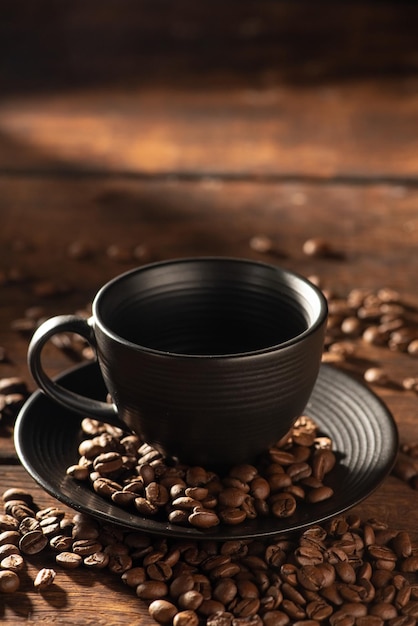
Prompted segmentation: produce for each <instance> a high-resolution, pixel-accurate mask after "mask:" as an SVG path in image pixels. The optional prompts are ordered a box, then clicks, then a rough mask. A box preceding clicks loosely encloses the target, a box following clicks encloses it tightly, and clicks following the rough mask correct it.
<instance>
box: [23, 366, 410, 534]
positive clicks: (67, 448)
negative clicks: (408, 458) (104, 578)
mask: <svg viewBox="0 0 418 626" xmlns="http://www.w3.org/2000/svg"><path fill="white" fill-rule="evenodd" d="M60 383H62V384H63V385H64V386H65V387H66V388H68V389H72V390H74V391H77V392H80V393H88V394H90V395H91V397H95V398H98V399H103V398H104V397H105V394H106V390H105V386H104V383H103V380H102V377H101V374H100V370H99V368H98V366H97V365H96V364H94V363H92V364H89V365H82V366H79V367H77V368H76V369H74V370H72V371H71V372H69V373H67V374H65V375H64V376H62V377H61V378H60ZM306 412H307V414H308V415H310V416H311V417H312V418H314V419H315V421H316V422H317V423H318V425H319V427H320V429H321V431H322V433H323V434H325V435H328V436H329V437H331V438H332V440H333V442H334V447H335V450H336V452H337V455H338V459H339V462H338V466H337V467H336V468H335V469H334V470H333V472H332V475H331V476H330V477H329V480H327V483H328V484H330V486H332V487H333V489H334V490H335V495H334V497H333V498H331V499H330V500H328V501H326V502H322V503H318V504H315V505H307V504H304V505H302V504H301V505H299V507H298V509H297V512H296V514H295V515H294V516H292V517H291V518H289V519H275V518H270V517H269V518H266V519H264V518H260V519H257V520H252V521H248V522H245V523H243V524H241V525H240V526H237V527H225V526H222V527H218V528H216V529H211V530H210V531H206V532H202V531H199V530H196V529H193V528H183V527H181V526H176V525H170V524H168V523H166V522H165V521H161V520H158V519H149V518H144V517H141V516H140V515H139V514H133V513H131V512H128V511H127V510H125V509H122V508H119V507H117V506H116V505H114V504H112V503H109V502H108V501H106V500H104V499H103V498H102V497H101V496H99V495H97V494H95V493H94V492H93V491H92V489H91V488H90V487H89V486H88V485H87V484H80V483H78V482H76V481H75V480H74V479H72V478H70V477H68V476H67V475H66V469H67V467H68V466H69V465H72V464H73V463H75V462H77V460H78V445H79V443H80V441H81V440H82V438H84V437H83V435H82V433H81V429H80V422H81V417H80V416H79V415H78V414H77V413H73V412H70V411H68V410H66V409H63V408H60V407H57V405H56V403H55V402H53V401H52V400H50V399H49V398H48V397H47V396H46V395H45V394H43V393H42V392H40V391H37V392H35V393H34V394H33V395H32V396H31V398H30V399H29V400H28V401H27V403H26V404H25V406H24V407H23V409H22V411H21V412H20V414H19V417H18V419H17V422H16V426H15V445H16V450H17V453H18V455H19V458H20V460H21V462H22V463H23V465H24V466H25V468H26V469H27V471H28V472H29V473H30V474H31V476H33V478H34V479H35V480H36V481H37V482H38V483H39V484H40V485H41V486H42V487H43V488H44V489H45V490H46V491H47V492H48V493H50V494H51V495H52V496H54V497H55V498H57V499H58V500H60V501H62V502H64V503H65V504H67V505H69V506H70V507H72V508H73V509H76V510H79V511H83V512H85V513H90V514H91V515H93V516H95V517H96V518H98V519H100V520H102V521H104V522H112V523H115V524H118V525H121V526H124V527H127V528H132V529H135V530H143V531H146V532H150V533H156V534H162V535H170V536H173V537H193V538H202V537H203V538H214V539H219V540H226V539H229V538H233V537H235V538H238V537H240V538H250V537H263V536H269V535H275V534H277V533H281V532H285V531H291V530H296V529H300V528H304V527H307V526H309V525H311V524H314V523H320V522H322V521H324V520H326V519H329V518H331V517H333V516H335V515H338V514H340V513H343V512H344V511H347V510H348V509H350V508H351V507H353V506H354V505H356V504H358V503H359V502H360V501H361V500H363V499H364V498H366V497H367V496H368V495H369V494H370V493H371V492H372V491H373V490H374V489H376V487H378V485H379V484H380V483H381V482H382V481H383V479H384V478H385V477H386V475H387V474H388V473H389V472H390V470H391V468H392V466H393V463H394V461H395V458H396V455H397V451H398V435H397V429H396V425H395V422H394V420H393V418H392V416H391V414H390V413H389V411H388V410H387V408H386V406H385V405H384V404H383V403H382V402H381V401H380V400H379V399H378V398H377V396H375V395H374V394H373V393H372V392H371V391H370V390H369V389H368V388H367V387H365V386H364V385H362V384H360V383H359V382H357V381H356V380H354V379H353V378H351V377H349V376H348V375H346V374H344V373H342V372H340V371H338V370H336V369H334V368H332V367H330V366H325V365H323V366H322V367H321V370H320V373H319V376H318V380H317V383H316V385H315V388H314V390H313V393H312V396H311V399H310V402H309V405H308V407H307V411H306Z"/></svg>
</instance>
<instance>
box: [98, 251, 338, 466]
mask: <svg viewBox="0 0 418 626" xmlns="http://www.w3.org/2000/svg"><path fill="white" fill-rule="evenodd" d="M93 314H94V317H93V319H94V320H95V327H94V330H95V335H96V342H97V347H98V357H99V362H100V367H101V370H102V373H103V376H104V379H105V382H106V385H107V387H108V390H109V392H110V394H111V395H112V397H113V400H114V402H115V403H116V405H117V407H118V412H119V416H120V417H121V418H122V420H124V421H125V422H126V424H127V425H128V426H129V428H131V429H132V430H134V431H136V432H138V433H139V434H140V435H141V436H142V437H143V438H144V439H145V441H147V442H148V443H150V444H151V445H153V446H155V447H156V448H158V449H159V450H161V451H162V452H163V453H164V454H166V455H168V456H173V457H175V458H178V459H180V460H181V461H183V462H185V463H188V464H192V465H204V466H208V467H211V466H225V465H231V464H236V463H241V462H253V461H254V460H255V459H256V457H257V456H258V455H259V454H261V453H262V452H263V451H264V450H266V449H267V448H268V447H269V446H270V445H272V444H274V443H275V442H276V441H277V440H278V439H279V438H281V437H282V436H283V435H284V434H285V433H286V432H287V431H288V430H289V429H290V428H291V426H292V424H293V423H294V420H295V419H296V418H297V417H298V416H299V415H300V414H301V413H303V411H304V408H305V406H306V404H307V402H308V399H309V397H310V395H311V392H312V389H313V387H314V384H315V381H316V378H317V375H318V372H319V366H320V362H321V355H322V349H323V340H324V333H325V324H326V303H325V299H324V298H323V296H322V294H320V292H319V291H318V290H317V289H316V288H315V287H314V286H312V285H310V284H309V283H308V282H307V281H305V280H304V279H302V278H300V277H297V276H295V275H293V274H290V273H288V272H286V271H284V270H281V269H279V268H275V267H273V266H269V265H265V264H261V263H254V262H252V261H241V260H233V259H213V258H212V259H184V260H179V261H173V262H167V263H161V264H155V265H153V266H148V268H144V269H142V270H141V269H140V270H137V271H134V272H129V273H127V274H126V275H123V276H122V277H120V278H119V279H117V280H116V281H113V282H112V283H110V284H108V285H107V286H105V288H103V289H102V290H101V291H100V292H99V294H98V296H97V297H96V300H95V302H94V305H93ZM234 321H236V324H235V328H234ZM133 322H135V323H133ZM136 324H138V326H140V328H138V329H134V328H132V327H133V326H135V325H136ZM125 326H126V328H125ZM159 326H161V332H160V333H159V332H158V327H159ZM125 330H126V336H123V335H124V332H125ZM132 333H134V335H133V334H132ZM133 336H135V342H133V341H132V338H133ZM138 337H139V338H141V337H142V338H143V339H140V341H141V343H138ZM275 342H276V343H275ZM212 347H213V353H211V348H212ZM223 347H226V350H223V349H222V348H223ZM231 348H233V349H234V351H231Z"/></svg>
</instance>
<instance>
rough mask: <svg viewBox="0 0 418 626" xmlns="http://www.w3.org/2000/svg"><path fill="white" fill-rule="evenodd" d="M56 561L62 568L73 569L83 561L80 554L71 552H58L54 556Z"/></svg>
mask: <svg viewBox="0 0 418 626" xmlns="http://www.w3.org/2000/svg"><path fill="white" fill-rule="evenodd" d="M55 560H56V562H57V563H58V564H59V565H61V567H63V568H64V569H75V568H77V567H79V566H80V565H81V563H82V561H83V559H82V557H81V556H80V554H74V553H73V552H60V553H59V554H57V556H56V557H55Z"/></svg>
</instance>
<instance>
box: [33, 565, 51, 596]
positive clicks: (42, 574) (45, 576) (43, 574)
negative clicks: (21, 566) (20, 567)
mask: <svg viewBox="0 0 418 626" xmlns="http://www.w3.org/2000/svg"><path fill="white" fill-rule="evenodd" d="M55 576H56V572H55V570H53V569H51V568H47V567H43V568H42V569H41V570H39V572H38V573H37V575H36V577H35V580H34V581H33V586H34V587H35V589H37V590H38V591H44V590H45V589H47V588H48V587H50V586H51V585H52V583H53V582H54V580H55Z"/></svg>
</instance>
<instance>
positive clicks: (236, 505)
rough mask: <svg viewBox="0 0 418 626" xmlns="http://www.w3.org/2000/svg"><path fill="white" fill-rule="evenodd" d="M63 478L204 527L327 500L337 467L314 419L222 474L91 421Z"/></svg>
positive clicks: (146, 512)
mask: <svg viewBox="0 0 418 626" xmlns="http://www.w3.org/2000/svg"><path fill="white" fill-rule="evenodd" d="M81 425H82V429H83V432H84V433H85V434H86V435H88V437H87V438H86V439H84V440H83V441H82V442H81V443H80V445H79V449H78V451H79V454H80V457H79V460H78V463H77V464H76V465H72V466H71V467H69V468H68V470H67V474H68V475H70V476H72V477H74V479H76V480H78V481H87V482H88V484H90V485H91V486H92V488H93V489H94V491H95V492H96V493H98V494H100V495H102V496H103V497H104V498H107V499H110V500H111V501H112V502H114V503H115V504H116V505H119V506H122V507H126V508H129V509H130V510H132V511H136V512H138V513H140V514H141V515H143V516H146V517H151V516H157V517H158V518H159V519H164V521H169V522H170V523H173V524H182V525H191V526H193V527H195V528H198V529H202V530H204V529H207V528H211V527H214V526H218V525H219V524H226V525H229V526H231V525H238V524H241V523H242V522H244V521H245V520H248V519H255V518H257V517H259V516H267V515H272V516H274V517H277V518H285V517H286V518H288V517H291V516H292V515H293V514H294V513H295V511H296V509H297V507H298V506H299V504H300V503H304V505H307V506H313V505H315V504H316V503H318V502H322V501H324V500H326V499H328V498H331V497H332V496H333V490H332V488H331V487H330V486H328V485H326V484H325V483H324V480H325V479H326V476H327V474H328V473H329V472H331V471H332V469H333V468H334V466H335V464H336V456H335V454H334V452H333V450H332V442H331V440H330V439H329V438H328V437H326V436H322V435H320V434H319V432H318V427H317V425H316V423H315V422H314V420H313V419H311V418H310V417H308V416H301V417H300V418H299V419H298V420H297V421H296V423H295V425H294V427H293V428H292V429H291V431H290V432H289V433H288V434H287V435H286V436H285V437H284V438H283V439H282V440H281V441H279V442H278V443H277V445H275V446H273V447H271V448H270V449H269V450H268V451H267V452H266V454H265V455H264V457H263V458H261V459H260V462H259V463H258V464H257V466H256V465H251V464H241V465H236V466H234V467H231V468H230V469H229V470H228V472H227V473H226V475H224V476H220V475H219V474H218V473H215V472H212V471H209V470H207V469H205V468H203V467H199V466H187V465H183V464H181V463H178V462H174V461H171V462H170V461H169V460H167V459H165V458H163V456H162V455H161V453H160V452H158V451H157V450H156V449H154V448H152V447H151V446H150V445H148V444H146V443H144V442H143V441H142V440H141V439H140V437H139V436H137V435H134V434H126V433H125V432H123V431H122V430H120V429H118V428H115V427H113V426H109V425H108V424H105V423H103V422H99V421H97V420H94V419H90V418H85V419H84V420H83V421H82V424H81Z"/></svg>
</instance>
